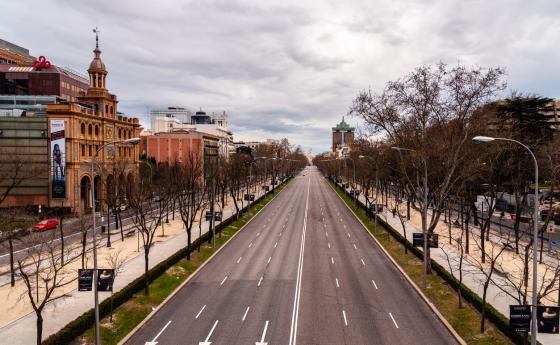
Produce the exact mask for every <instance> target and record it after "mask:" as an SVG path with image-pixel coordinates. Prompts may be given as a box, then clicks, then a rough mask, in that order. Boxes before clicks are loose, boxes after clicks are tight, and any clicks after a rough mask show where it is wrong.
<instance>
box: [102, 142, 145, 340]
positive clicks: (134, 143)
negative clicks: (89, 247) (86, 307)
mask: <svg viewBox="0 0 560 345" xmlns="http://www.w3.org/2000/svg"><path fill="white" fill-rule="evenodd" d="M139 142H140V138H131V139H127V140H120V141H110V142H107V143H105V144H103V145H101V147H99V148H98V149H97V151H95V154H94V155H93V157H92V158H91V202H92V206H93V207H92V211H91V215H92V218H93V223H92V224H93V228H92V229H93V230H92V237H93V296H94V304H95V306H94V309H95V345H100V341H101V335H100V333H99V292H98V291H97V241H96V238H95V231H96V224H95V181H94V174H95V170H94V167H95V159H96V158H97V155H98V154H99V152H100V151H101V150H103V149H104V148H105V147H106V146H108V145H115V144H132V145H136V144H138V143H139Z"/></svg>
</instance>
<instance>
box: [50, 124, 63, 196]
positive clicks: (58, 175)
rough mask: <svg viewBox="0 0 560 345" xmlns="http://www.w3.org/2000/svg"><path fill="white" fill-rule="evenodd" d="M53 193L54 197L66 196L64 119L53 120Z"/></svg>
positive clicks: (51, 168)
mask: <svg viewBox="0 0 560 345" xmlns="http://www.w3.org/2000/svg"><path fill="white" fill-rule="evenodd" d="M50 122H51V146H50V155H51V157H50V158H51V161H50V170H51V194H52V198H55V199H64V198H66V136H65V129H66V128H65V127H66V125H65V122H64V120H51V121H50Z"/></svg>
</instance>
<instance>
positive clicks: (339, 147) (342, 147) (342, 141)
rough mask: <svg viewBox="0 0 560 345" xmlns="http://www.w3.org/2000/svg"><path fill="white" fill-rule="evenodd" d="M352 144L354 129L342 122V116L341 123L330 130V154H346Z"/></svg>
mask: <svg viewBox="0 0 560 345" xmlns="http://www.w3.org/2000/svg"><path fill="white" fill-rule="evenodd" d="M353 143H354V127H350V125H349V124H347V123H346V122H345V121H344V116H343V117H342V121H341V122H340V123H339V124H337V125H336V126H335V127H333V128H332V152H333V153H335V152H338V153H339V154H340V155H343V154H345V153H347V152H348V151H349V150H350V146H352V144H353Z"/></svg>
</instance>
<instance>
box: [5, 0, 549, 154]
mask: <svg viewBox="0 0 560 345" xmlns="http://www.w3.org/2000/svg"><path fill="white" fill-rule="evenodd" d="M558 18H560V2H557V1H547V0H535V1H525V0H495V1H484V0H462V1H455V0H453V1H452V0H416V1H404V0H399V1H396V0H371V1H353V0H347V1H330V0H327V1H324V0H317V1H306V0H299V1H295V0H283V1H268V0H261V1H249V0H247V1H240V0H197V1H184V0H158V1H145V0H119V1H114V0H96V1H72V0H40V1H39V0H19V1H9V2H7V3H4V4H3V6H2V21H1V22H0V38H2V39H4V40H7V41H10V42H12V43H15V44H17V45H20V46H23V47H25V48H28V49H30V53H31V54H32V55H35V56H39V55H45V56H47V57H48V59H49V60H51V61H52V62H53V63H54V64H56V65H60V66H68V67H70V68H72V69H74V70H77V71H79V72H82V73H84V74H85V73H87V72H86V69H87V67H88V65H89V62H90V61H91V59H92V55H93V53H92V50H93V48H94V44H95V39H94V35H93V33H92V29H93V28H94V27H99V30H100V31H101V32H100V47H101V50H102V51H103V53H102V58H103V60H104V62H105V65H106V66H107V69H108V71H109V75H108V77H107V85H108V88H109V90H110V92H112V93H114V94H116V95H117V96H118V98H119V101H120V102H119V110H120V111H122V112H124V113H126V114H128V115H131V116H137V117H140V118H141V119H142V121H143V123H144V124H148V121H147V118H146V114H147V112H148V109H149V108H161V107H167V106H184V107H186V108H189V109H191V110H197V109H198V108H199V107H201V108H202V109H203V110H206V111H207V112H221V111H224V110H225V111H227V112H228V114H229V116H230V118H229V122H230V128H231V129H232V131H233V132H234V138H235V140H263V139H267V138H275V139H279V138H283V137H286V138H288V139H289V140H290V142H291V143H292V144H297V145H301V146H302V148H303V149H305V150H307V149H313V153H319V152H323V151H326V150H328V149H329V147H330V143H331V127H332V126H334V125H335V124H336V123H338V122H339V121H340V119H341V116H342V115H344V114H345V113H346V112H347V111H348V108H349V107H350V105H351V103H352V99H353V97H354V96H355V95H356V93H357V92H359V91H360V90H363V89H367V88H371V89H372V90H373V91H378V90H380V89H381V88H382V87H383V86H384V84H385V83H386V82H387V81H389V80H394V79H397V78H399V77H401V76H403V75H404V74H406V73H409V72H410V71H412V70H413V69H414V68H415V67H417V66H419V65H424V64H435V63H438V62H440V61H443V62H445V63H449V64H456V63H457V62H460V63H462V64H465V65H479V66H488V67H490V66H492V67H495V66H502V67H505V68H506V70H507V72H508V77H507V81H508V88H509V90H518V91H521V92H525V93H535V94H540V95H543V96H547V97H553V98H558V97H560V86H559V83H558V80H560V68H559V67H558V63H557V61H559V60H560V56H559V55H560V50H559V49H557V47H556V44H558V42H560V26H559V25H558ZM346 121H347V122H349V123H350V124H351V125H354V126H359V125H360V121H359V119H357V118H348V117H347V118H346Z"/></svg>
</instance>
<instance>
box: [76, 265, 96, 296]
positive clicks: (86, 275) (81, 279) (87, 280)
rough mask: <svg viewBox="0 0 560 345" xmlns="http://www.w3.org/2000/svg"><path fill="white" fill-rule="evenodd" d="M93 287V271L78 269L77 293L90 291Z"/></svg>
mask: <svg viewBox="0 0 560 345" xmlns="http://www.w3.org/2000/svg"><path fill="white" fill-rule="evenodd" d="M92 286H93V270H91V269H78V291H91V287H92Z"/></svg>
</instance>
